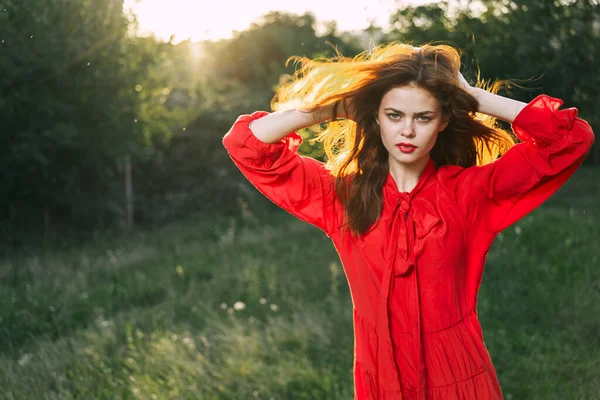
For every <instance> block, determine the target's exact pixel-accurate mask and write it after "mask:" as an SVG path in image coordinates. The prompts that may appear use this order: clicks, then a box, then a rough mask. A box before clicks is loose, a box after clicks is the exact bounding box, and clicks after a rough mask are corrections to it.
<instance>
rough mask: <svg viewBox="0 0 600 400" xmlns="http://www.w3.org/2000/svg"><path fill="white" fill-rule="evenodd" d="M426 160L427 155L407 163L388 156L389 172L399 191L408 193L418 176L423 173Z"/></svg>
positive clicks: (415, 183)
mask: <svg viewBox="0 0 600 400" xmlns="http://www.w3.org/2000/svg"><path fill="white" fill-rule="evenodd" d="M428 161H429V157H427V158H423V159H420V160H416V161H415V162H414V163H410V164H407V163H401V162H398V161H397V160H396V159H393V158H391V157H390V160H389V166H390V174H391V175H392V178H393V179H394V182H395V183H396V186H397V187H398V191H399V192H401V193H409V192H411V191H412V190H413V189H414V188H415V186H417V184H418V183H419V178H420V177H421V174H423V171H424V170H425V167H426V166H427V162H428Z"/></svg>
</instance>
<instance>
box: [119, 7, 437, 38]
mask: <svg viewBox="0 0 600 400" xmlns="http://www.w3.org/2000/svg"><path fill="white" fill-rule="evenodd" d="M430 1H432V0H400V1H397V0H378V1H376V2H364V3H353V2H348V1H347V0H331V1H323V0H304V1H302V2H299V1H294V2H293V1H282V0H259V1H255V2H252V1H247V0H218V1H217V2H214V1H208V0H168V1H167V0H125V2H124V8H125V9H126V10H131V11H133V13H134V14H135V15H136V16H137V18H138V21H139V31H140V32H139V33H140V34H148V33H153V34H154V35H156V36H157V37H158V38H160V39H163V40H169V38H170V37H171V35H174V40H175V42H180V41H182V40H186V39H190V38H191V39H192V40H193V41H198V40H216V39H223V38H229V37H231V36H232V33H233V31H242V30H244V29H246V28H247V27H248V26H249V25H250V24H251V23H252V22H253V21H254V20H256V19H257V18H259V17H260V16H261V15H263V14H265V13H267V12H269V11H271V10H281V11H287V12H291V13H296V14H303V13H305V12H307V11H309V12H312V13H313V14H314V15H315V16H316V18H317V20H319V21H331V20H335V21H336V22H337V24H338V28H339V29H340V30H355V29H364V28H366V27H367V26H368V24H369V23H370V22H374V23H376V24H378V25H380V26H381V25H386V24H387V22H388V20H389V16H390V13H391V12H392V11H393V10H394V8H396V7H397V6H398V4H399V3H404V4H423V3H427V2H430Z"/></svg>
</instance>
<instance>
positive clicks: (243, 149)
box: [223, 111, 336, 236]
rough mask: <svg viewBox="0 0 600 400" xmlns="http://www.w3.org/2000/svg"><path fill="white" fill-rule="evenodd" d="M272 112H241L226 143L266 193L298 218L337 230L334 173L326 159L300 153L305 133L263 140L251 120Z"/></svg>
mask: <svg viewBox="0 0 600 400" xmlns="http://www.w3.org/2000/svg"><path fill="white" fill-rule="evenodd" d="M268 114H269V113H267V112H265V111H257V112H254V113H252V114H251V115H242V116H240V117H239V118H238V119H237V120H236V122H235V123H234V124H233V126H232V127H231V129H230V130H229V132H228V133H227V134H226V135H225V136H224V137H223V145H224V146H225V148H226V149H227V152H228V153H229V156H230V157H231V159H232V160H233V162H234V163H235V165H236V166H237V167H238V168H239V169H240V171H241V172H242V174H243V175H244V176H245V177H246V178H247V179H248V180H249V181H250V183H252V185H254V186H255V187H256V188H257V189H258V190H259V191H260V192H261V193H262V194H263V195H265V196H266V197H267V198H269V199H270V200H271V201H273V202H274V203H275V204H277V205H278V206H279V207H281V208H283V209H284V210H286V211H288V212H289V213H291V214H292V215H294V216H296V217H298V218H299V219H301V220H303V221H305V222H308V223H310V224H312V225H315V226H316V227H318V228H320V229H321V230H323V231H324V232H325V233H326V234H327V235H328V236H331V234H332V233H333V232H334V231H335V230H336V218H335V201H334V199H335V196H334V193H335V190H334V187H333V177H332V175H331V173H330V172H329V171H328V170H327V169H326V168H325V166H324V165H323V163H321V162H319V161H317V160H315V159H313V158H310V157H304V156H300V155H298V154H297V150H298V147H299V146H300V144H301V143H302V136H300V135H299V134H297V133H296V132H292V133H290V134H289V135H288V136H286V137H284V138H283V139H281V140H280V141H279V142H277V143H264V142H262V141H261V140H260V139H258V138H257V137H256V136H255V135H254V134H253V133H252V131H251V130H250V127H249V124H250V122H252V121H253V120H255V119H258V118H261V117H264V116H265V115H268Z"/></svg>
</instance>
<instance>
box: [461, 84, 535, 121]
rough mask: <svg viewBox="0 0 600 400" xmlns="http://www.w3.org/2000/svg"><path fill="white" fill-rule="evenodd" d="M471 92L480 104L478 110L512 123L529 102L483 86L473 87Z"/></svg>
mask: <svg viewBox="0 0 600 400" xmlns="http://www.w3.org/2000/svg"><path fill="white" fill-rule="evenodd" d="M470 93H471V94H472V96H473V97H475V99H476V100H477V103H478V104H479V107H478V112H480V113H482V114H487V115H490V116H492V117H494V118H498V119H500V120H502V121H505V122H508V123H512V122H513V121H514V120H515V118H516V117H517V115H519V113H520V112H521V110H522V109H523V108H524V107H525V106H526V105H527V103H523V102H521V101H518V100H513V99H509V98H508V97H504V96H499V95H497V94H494V93H490V92H488V91H486V90H484V89H481V88H472V91H470Z"/></svg>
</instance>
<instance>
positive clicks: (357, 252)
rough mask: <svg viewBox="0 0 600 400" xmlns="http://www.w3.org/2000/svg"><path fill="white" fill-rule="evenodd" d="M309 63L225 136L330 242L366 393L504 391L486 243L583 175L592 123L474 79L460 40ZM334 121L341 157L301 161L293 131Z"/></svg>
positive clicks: (271, 193) (334, 151)
mask: <svg viewBox="0 0 600 400" xmlns="http://www.w3.org/2000/svg"><path fill="white" fill-rule="evenodd" d="M301 61H302V68H301V69H299V70H298V71H297V73H296V75H295V76H294V78H293V79H292V80H291V81H290V82H288V83H287V84H285V85H284V86H283V87H282V88H280V89H279V91H278V93H277V94H276V96H275V98H274V102H273V105H274V108H280V109H282V110H281V111H276V112H273V113H267V112H255V113H253V114H251V115H243V116H241V117H239V118H238V120H237V121H236V122H235V124H234V125H233V127H232V128H231V130H230V131H229V132H228V133H227V134H226V135H225V137H224V139H223V143H224V145H225V147H226V149H227V151H228V152H229V155H230V157H231V158H232V160H233V161H234V163H235V164H236V165H237V166H238V167H239V169H240V170H241V171H242V173H243V174H244V175H245V176H246V177H247V178H248V180H249V181H250V182H251V183H252V184H253V185H254V186H255V187H256V188H257V189H258V190H259V191H260V192H262V193H263V194H264V195H265V196H267V197H268V198H269V199H271V200H272V201H273V202H275V203H276V204H278V205H279V206H281V207H282V208H283V209H285V210H287V211H288V212H290V213H291V214H293V215H295V216H296V217H298V218H300V219H301V220H303V221H306V222H308V223H310V224H313V225H315V226H317V227H319V228H320V229H322V230H323V231H324V232H325V234H327V235H328V237H330V238H331V239H332V241H333V243H334V245H335V247H336V249H337V251H338V253H339V256H340V259H341V261H342V264H343V266H344V271H345V273H346V276H347V278H348V282H349V286H350V291H351V295H352V300H353V312H354V340H355V348H354V386H355V399H360V400H366V399H369V400H374V399H377V400H390V399H419V400H422V399H429V400H453V399H457V400H458V399H477V400H487V399H502V392H501V390H500V386H499V384H498V380H497V376H496V372H495V369H494V367H493V365H492V362H491V359H490V356H489V354H488V351H487V349H486V347H485V344H484V341H483V335H482V332H481V326H480V323H479V321H478V317H477V293H478V290H479V286H480V283H481V278H482V273H483V267H484V263H485V259H486V256H487V253H488V250H489V248H490V246H491V244H492V242H493V240H494V238H495V237H496V235H497V234H498V233H499V232H500V231H502V230H503V229H505V228H507V227H508V226H510V225H511V224H514V223H515V222H517V221H518V220H520V219H521V218H522V217H524V216H525V215H527V214H528V213H530V212H531V211H532V210H534V209H535V208H536V207H538V206H539V205H540V204H542V203H543V202H544V201H545V200H546V199H548V198H549V197H550V196H551V195H552V194H553V193H554V192H556V191H557V190H558V189H559V188H560V187H561V185H563V184H564V183H565V181H566V180H567V179H568V178H569V177H570V176H571V175H572V174H573V173H574V172H575V170H576V169H577V168H578V167H579V166H580V165H581V163H582V162H583V160H584V159H585V157H586V156H587V154H588V153H589V151H590V149H591V146H592V144H593V142H594V134H593V133H592V130H591V129H590V127H589V125H588V124H587V123H586V122H585V121H583V120H581V119H579V118H577V110H576V109H574V108H570V109H564V110H559V107H560V106H561V105H562V101H561V100H558V99H555V98H552V97H549V96H546V95H540V96H538V97H537V98H535V99H534V100H533V101H531V102H530V103H529V104H526V103H521V102H519V101H515V100H511V99H508V98H504V97H501V96H498V95H496V94H493V93H492V92H490V91H486V90H483V89H480V88H476V87H471V86H470V85H469V84H468V83H467V82H466V81H465V80H464V78H463V77H462V75H461V74H460V57H459V54H458V52H457V51H456V50H455V49H454V48H452V47H449V46H433V45H426V46H423V47H418V48H415V47H412V46H409V45H404V44H397V43H392V44H389V45H385V46H381V47H378V48H376V49H374V50H373V51H371V52H365V53H363V54H361V55H359V56H358V57H356V58H354V59H346V58H343V57H341V56H340V57H338V58H337V59H335V60H329V61H328V60H320V61H316V60H308V59H302V60H301ZM485 115H487V119H486V118H482V117H484V116H485ZM495 118H498V119H501V120H504V121H506V122H508V123H511V124H512V130H513V132H514V134H515V135H516V137H517V138H518V139H520V143H518V144H515V142H514V141H513V139H512V136H511V135H509V134H508V133H507V132H504V131H502V130H500V129H498V128H496V127H495V126H494V120H495ZM324 122H326V123H327V129H325V130H324V131H323V132H322V133H321V135H320V136H319V138H320V140H323V142H324V146H325V150H326V152H327V155H328V161H327V163H326V164H323V163H321V162H318V161H317V160H314V159H312V158H308V157H303V156H299V155H298V154H297V153H296V150H297V149H298V146H299V145H300V143H301V141H302V138H301V137H300V136H299V135H298V134H297V133H295V131H296V130H298V129H300V128H304V127H308V126H312V125H315V124H319V123H324Z"/></svg>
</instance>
